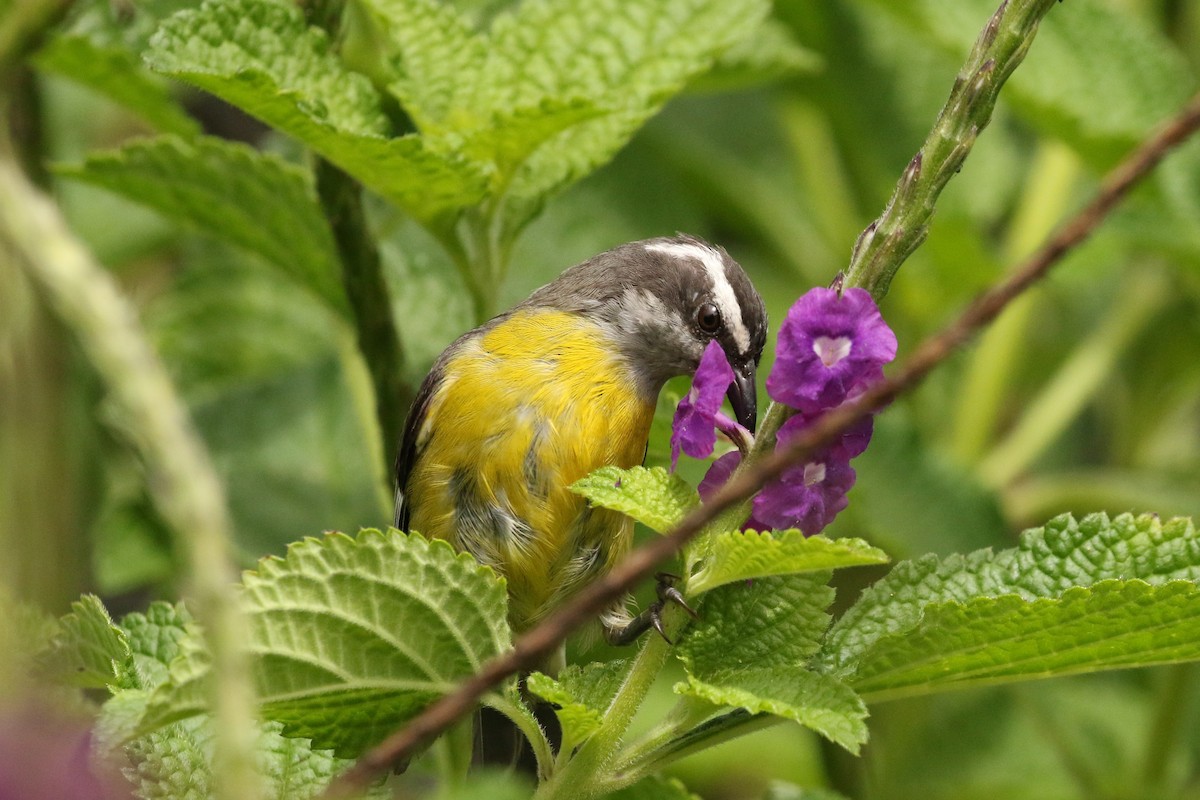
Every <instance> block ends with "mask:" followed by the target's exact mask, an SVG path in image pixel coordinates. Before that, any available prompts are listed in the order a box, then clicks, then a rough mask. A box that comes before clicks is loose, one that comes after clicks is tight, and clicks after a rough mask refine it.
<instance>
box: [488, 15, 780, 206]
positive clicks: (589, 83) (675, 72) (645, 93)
mask: <svg viewBox="0 0 1200 800" xmlns="http://www.w3.org/2000/svg"><path fill="white" fill-rule="evenodd" d="M769 8H770V4H769V3H767V2H763V0H590V1H589V2H573V3H572V2H568V3H562V2H550V1H549V0H531V1H530V2H525V3H522V4H521V6H520V7H519V9H518V10H517V12H516V13H514V14H512V15H511V16H503V17H500V18H498V19H497V20H496V23H495V24H494V25H493V27H492V34H491V36H492V43H493V46H494V47H495V48H496V50H497V52H499V53H503V54H504V58H505V62H506V63H504V64H499V65H493V64H489V68H494V71H493V73H492V76H493V77H492V80H493V84H492V85H490V86H486V87H483V88H481V92H484V93H487V94H488V95H490V96H494V97H495V98H496V100H494V101H493V102H494V103H495V105H497V106H498V107H518V106H524V105H532V104H536V103H538V102H541V100H542V99H543V98H550V99H561V98H565V97H571V96H575V97H583V98H586V99H588V100H590V101H592V103H594V104H595V106H596V107H598V108H611V109H613V110H612V111H611V112H610V113H607V114H605V115H604V116H603V117H601V118H599V119H595V120H591V121H588V122H585V123H582V124H580V125H576V126H574V127H572V128H569V129H568V130H566V131H564V132H563V133H562V134H561V135H559V136H557V137H556V138H554V139H553V140H551V141H549V142H547V143H546V144H545V145H544V146H543V147H541V148H539V149H538V150H537V151H536V152H535V153H534V154H533V155H532V156H531V157H530V159H529V160H528V161H527V162H526V163H525V165H524V166H523V167H522V169H521V171H520V172H519V173H518V174H517V177H516V179H515V180H514V182H513V185H512V188H511V194H512V195H513V196H514V197H516V198H522V199H526V200H539V199H540V198H543V197H545V195H547V194H549V193H550V192H552V191H554V190H555V189H558V188H560V187H562V186H563V185H565V184H568V183H570V182H573V181H575V180H578V179H579V178H581V177H582V176H584V175H586V174H588V173H589V172H591V171H592V170H594V169H595V168H596V167H598V166H599V165H601V164H603V163H604V162H606V161H608V160H609V159H610V158H611V157H612V156H613V154H615V153H616V151H617V150H619V149H620V148H621V147H622V146H623V145H624V144H625V143H626V142H627V141H628V140H629V138H630V137H631V136H632V135H633V133H634V132H635V131H636V130H637V129H638V128H639V127H640V126H641V125H642V124H643V123H644V122H645V121H646V120H647V119H649V118H650V117H651V116H653V115H654V114H655V113H656V112H657V111H658V110H659V109H660V108H661V107H662V105H663V104H664V103H665V102H666V101H667V100H668V99H669V98H670V97H671V96H673V95H675V94H677V93H678V92H679V91H680V90H681V89H683V87H684V86H685V85H686V84H687V82H688V81H690V80H691V79H693V78H694V77H696V76H697V75H699V74H700V73H702V72H704V71H705V70H707V69H709V68H710V67H711V66H712V64H713V62H714V61H715V60H716V58H717V57H718V56H719V55H721V54H722V53H724V52H725V51H726V50H728V49H729V48H730V47H731V46H733V45H734V44H736V43H738V42H739V41H741V40H742V39H744V38H745V37H747V36H748V35H749V34H750V33H752V32H753V31H754V30H755V29H756V28H757V27H758V25H759V24H760V23H761V22H762V20H763V19H764V18H765V17H766V14H767V12H768V10H769ZM515 213H516V214H518V215H520V214H522V213H528V212H527V210H525V209H517V210H516V211H515ZM518 218H519V216H518Z"/></svg>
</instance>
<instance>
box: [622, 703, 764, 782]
mask: <svg viewBox="0 0 1200 800" xmlns="http://www.w3.org/2000/svg"><path fill="white" fill-rule="evenodd" d="M711 712H712V707H711V706H709V707H708V708H707V710H706V711H705V713H704V715H703V716H702V717H700V718H697V717H696V716H691V717H689V718H684V719H682V720H681V723H682V724H678V725H672V726H670V729H669V730H668V729H666V728H664V729H663V730H662V731H658V730H657V729H656V731H655V732H652V735H651V736H649V737H647V738H645V739H643V740H642V741H640V742H637V743H636V744H634V745H631V746H630V747H629V748H628V749H627V750H626V751H624V752H623V753H621V758H620V761H618V762H617V763H616V764H614V766H613V769H612V774H613V778H612V779H611V780H610V781H609V782H607V783H605V784H603V787H602V788H603V790H604V791H605V792H612V791H616V790H617V789H620V788H622V787H624V786H629V785H632V784H634V783H637V782H638V781H640V780H641V779H642V778H645V777H646V776H648V775H650V774H651V773H653V772H655V771H657V770H659V769H662V768H663V767H665V766H666V765H668V764H670V763H672V762H674V761H678V760H679V759H681V758H685V757H687V756H689V755H692V754H693V753H696V752H698V751H700V750H706V749H708V748H710V747H715V746H717V745H718V744H722V743H723V742H728V741H731V740H733V739H736V738H738V737H740V736H746V735H747V734H750V733H754V732H755V731H760V730H763V729H765V728H769V727H771V726H773V725H779V724H781V723H785V722H787V720H786V719H784V718H783V717H777V716H774V715H773V714H751V713H750V712H749V711H745V710H744V709H737V710H735V711H730V712H728V713H725V714H721V715H719V716H716V717H712V718H711V719H708V720H707V721H704V719H705V718H706V717H709V716H711ZM700 723H703V724H700Z"/></svg>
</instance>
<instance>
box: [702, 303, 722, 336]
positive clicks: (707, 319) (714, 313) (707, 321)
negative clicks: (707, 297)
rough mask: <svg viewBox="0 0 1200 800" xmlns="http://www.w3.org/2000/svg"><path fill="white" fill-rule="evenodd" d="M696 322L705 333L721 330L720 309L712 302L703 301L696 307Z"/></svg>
mask: <svg viewBox="0 0 1200 800" xmlns="http://www.w3.org/2000/svg"><path fill="white" fill-rule="evenodd" d="M696 324H697V325H699V326H700V330H702V331H704V332H705V333H716V332H717V331H719V330H721V311H720V309H718V308H717V307H716V306H715V305H713V304H712V303H705V304H704V305H702V306H700V307H699V308H698V309H696Z"/></svg>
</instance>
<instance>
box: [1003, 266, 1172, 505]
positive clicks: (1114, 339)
mask: <svg viewBox="0 0 1200 800" xmlns="http://www.w3.org/2000/svg"><path fill="white" fill-rule="evenodd" d="M1166 297H1167V285H1166V281H1165V280H1164V279H1163V277H1162V276H1161V275H1157V274H1155V273H1149V274H1147V272H1146V270H1144V269H1138V270H1136V271H1135V274H1133V275H1131V276H1129V278H1128V279H1127V280H1126V281H1125V284H1124V286H1123V288H1122V289H1121V290H1120V291H1118V292H1117V296H1116V303H1117V306H1116V308H1114V309H1113V310H1112V312H1111V313H1109V314H1106V315H1105V316H1104V318H1103V320H1102V321H1101V323H1100V325H1099V327H1097V328H1096V329H1095V330H1094V331H1093V332H1092V333H1091V335H1089V336H1088V337H1087V338H1086V339H1085V340H1083V341H1082V342H1081V343H1080V344H1079V346H1078V347H1076V349H1075V351H1074V352H1073V353H1072V354H1071V356H1070V357H1069V358H1068V359H1067V360H1066V362H1065V363H1064V364H1063V365H1062V367H1060V368H1059V370H1058V373H1057V374H1056V375H1055V376H1054V377H1053V378H1052V379H1051V380H1050V382H1049V383H1048V384H1046V386H1045V387H1044V388H1043V389H1042V391H1041V392H1040V393H1039V394H1038V396H1037V397H1036V398H1035V399H1034V400H1033V402H1032V403H1030V404H1028V405H1027V406H1026V411H1025V413H1024V415H1023V416H1022V417H1021V419H1020V421H1019V422H1018V423H1017V425H1016V426H1015V427H1014V428H1013V430H1012V432H1011V433H1009V435H1008V436H1007V437H1006V438H1005V439H1004V440H1003V441H1002V442H1000V444H999V445H997V446H996V448H995V449H994V450H993V451H992V452H991V453H990V454H989V455H988V456H987V457H986V458H985V459H984V460H983V462H982V463H980V465H979V474H980V478H981V479H982V480H983V482H984V483H986V484H987V485H989V486H993V487H1003V486H1005V485H1007V484H1009V483H1010V482H1011V481H1012V480H1013V479H1014V478H1016V477H1017V476H1018V475H1019V474H1021V472H1023V471H1024V470H1025V469H1026V468H1027V467H1028V466H1029V465H1030V464H1031V463H1032V462H1033V461H1034V459H1036V458H1037V457H1038V456H1039V455H1041V454H1042V452H1043V451H1045V449H1046V448H1047V447H1049V446H1050V445H1051V444H1052V443H1053V442H1054V440H1055V439H1057V438H1058V436H1059V435H1060V434H1062V432H1063V430H1065V429H1066V427H1067V425H1069V424H1070V423H1071V421H1072V420H1074V419H1075V417H1076V416H1077V415H1078V414H1079V413H1080V412H1081V411H1082V410H1083V408H1084V406H1085V405H1086V403H1087V402H1088V400H1089V399H1090V398H1091V397H1092V395H1093V394H1094V393H1095V392H1096V391H1098V390H1099V389H1100V387H1101V386H1102V385H1103V383H1104V381H1105V379H1106V378H1107V377H1108V375H1109V374H1110V373H1111V372H1112V370H1113V367H1114V366H1115V365H1116V362H1117V359H1118V358H1119V357H1120V355H1121V354H1122V353H1123V352H1124V350H1125V348H1126V347H1128V346H1129V344H1130V343H1131V342H1132V341H1133V339H1134V338H1135V337H1136V336H1137V334H1138V333H1139V332H1141V330H1142V329H1143V328H1144V327H1145V325H1146V324H1147V323H1148V322H1150V321H1151V319H1153V316H1154V313H1155V312H1156V311H1158V309H1159V308H1160V307H1161V306H1162V304H1163V302H1164V301H1165V300H1166Z"/></svg>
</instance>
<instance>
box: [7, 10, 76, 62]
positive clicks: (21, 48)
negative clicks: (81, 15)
mask: <svg viewBox="0 0 1200 800" xmlns="http://www.w3.org/2000/svg"><path fill="white" fill-rule="evenodd" d="M70 8H71V0H26V1H25V2H17V3H7V4H5V8H4V13H3V14H0V82H3V81H2V79H3V78H4V77H5V76H6V75H7V73H8V72H9V71H10V70H12V69H14V68H17V67H18V64H19V62H20V61H21V60H22V59H24V58H25V56H27V55H28V54H29V53H31V52H33V51H34V50H36V49H37V48H38V47H39V46H40V45H41V43H42V39H43V38H44V37H45V35H46V33H47V31H49V30H50V28H52V27H53V26H54V25H55V24H57V23H58V21H59V20H61V19H62V18H63V17H65V16H66V14H67V11H68V10H69V9H70Z"/></svg>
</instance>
